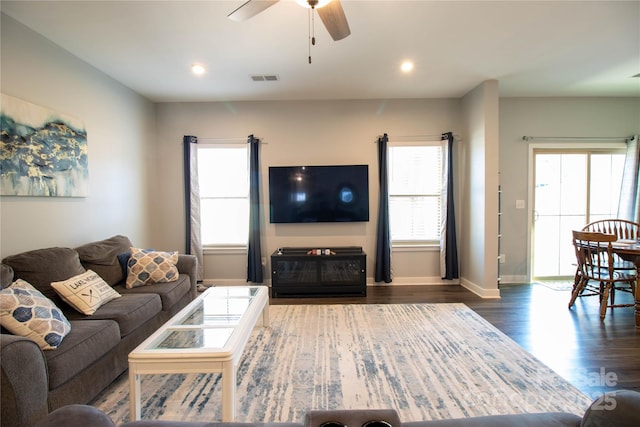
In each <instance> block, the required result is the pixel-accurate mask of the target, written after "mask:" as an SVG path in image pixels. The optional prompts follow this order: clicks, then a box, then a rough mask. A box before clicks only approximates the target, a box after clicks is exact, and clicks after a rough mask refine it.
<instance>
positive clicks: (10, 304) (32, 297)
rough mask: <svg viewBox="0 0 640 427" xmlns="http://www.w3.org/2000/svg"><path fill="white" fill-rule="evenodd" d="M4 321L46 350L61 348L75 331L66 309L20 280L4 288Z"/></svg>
mask: <svg viewBox="0 0 640 427" xmlns="http://www.w3.org/2000/svg"><path fill="white" fill-rule="evenodd" d="M0 324H1V325H2V326H3V327H4V328H6V329H7V330H8V331H9V332H11V333H13V334H16V335H20V336H23V337H27V338H30V339H32V340H33V341H35V342H36V343H38V345H39V346H40V348H42V349H43V350H52V349H55V348H57V347H58V346H59V345H60V343H61V342H62V339H63V338H64V337H65V336H66V335H67V334H68V333H69V331H70V330H71V324H70V323H69V321H68V320H67V318H66V317H65V316H64V314H62V311H60V309H59V308H58V307H56V306H55V304H54V303H53V302H52V301H51V300H50V299H49V298H47V297H45V296H44V295H42V293H41V292H40V291H38V290H37V289H36V288H34V287H33V286H31V285H30V284H29V283H27V282H25V281H24V280H22V279H18V280H16V281H15V282H13V283H12V284H11V286H9V287H8V288H6V289H3V290H2V291H0Z"/></svg>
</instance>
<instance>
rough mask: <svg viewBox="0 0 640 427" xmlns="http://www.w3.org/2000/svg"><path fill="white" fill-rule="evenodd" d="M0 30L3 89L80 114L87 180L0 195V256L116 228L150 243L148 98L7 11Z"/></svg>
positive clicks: (82, 240) (74, 241) (97, 236)
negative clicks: (54, 192) (74, 188)
mask: <svg viewBox="0 0 640 427" xmlns="http://www.w3.org/2000/svg"><path fill="white" fill-rule="evenodd" d="M1 31H2V37H1V40H2V41H1V43H2V45H1V52H0V54H1V58H0V59H1V64H2V72H1V75H2V77H1V78H2V80H1V90H2V93H5V94H7V95H10V96H13V97H16V98H20V99H23V100H25V101H29V102H31V103H34V104H37V105H41V106H45V107H48V108H51V109H53V110H56V111H59V112H61V113H65V114H68V115H71V116H74V117H77V118H79V119H81V120H83V121H84V124H85V129H86V131H87V138H88V148H89V180H90V184H89V191H90V195H89V196H88V197H83V198H63V197H50V198H48V197H15V196H12V197H7V196H3V197H1V198H0V215H1V216H0V219H1V228H0V232H1V237H0V239H1V240H0V243H1V246H0V253H1V255H2V257H4V256H7V255H11V254H15V253H18V252H21V251H25V250H30V249H38V248H42V247H48V246H71V247H73V246H77V245H80V244H82V243H86V242H89V241H92V240H97V239H102V238H105V237H109V236H111V235H114V234H126V235H128V236H130V238H131V239H132V241H133V242H135V243H136V244H139V245H141V246H142V245H145V246H146V245H149V244H151V243H153V242H151V241H150V239H149V236H150V233H149V231H150V229H149V227H148V221H147V219H148V217H149V216H150V211H149V210H148V206H149V203H148V200H147V197H148V192H147V185H148V177H149V176H150V174H151V173H153V172H152V168H153V165H154V162H153V161H152V159H153V157H152V156H153V155H154V154H153V150H151V149H149V147H150V144H151V143H152V142H153V140H154V135H155V134H154V131H155V130H154V126H155V110H154V106H153V104H152V103H150V102H149V101H147V100H146V99H144V98H142V97H141V96H139V95H137V94H136V93H134V92H132V91H131V90H129V89H127V88H126V87H124V86H122V85H121V84H119V83H117V82H115V81H114V80H112V79H110V78H109V77H107V76H105V75H104V74H102V73H100V72H98V71H97V70H96V69H94V68H93V67H91V66H89V65H88V64H87V63H85V62H82V61H80V60H78V59H77V58H76V57H74V56H73V55H71V54H70V53H69V52H67V51H65V50H63V49H61V48H59V47H58V46H56V45H54V44H52V43H51V42H49V41H48V40H46V39H44V38H43V37H41V36H39V35H38V34H36V33H34V32H33V31H31V30H29V29H28V28H26V27H24V26H23V25H22V24H19V23H17V22H16V21H14V20H13V19H11V18H9V17H7V16H5V15H2V23H1Z"/></svg>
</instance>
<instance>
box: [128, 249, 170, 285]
mask: <svg viewBox="0 0 640 427" xmlns="http://www.w3.org/2000/svg"><path fill="white" fill-rule="evenodd" d="M177 263H178V252H177V251H175V252H162V251H154V250H149V249H140V248H131V256H130V257H129V261H128V262H127V288H129V289H131V288H135V287H138V286H144V285H149V284H154V283H166V282H173V281H175V280H178V268H177V267H176V264H177Z"/></svg>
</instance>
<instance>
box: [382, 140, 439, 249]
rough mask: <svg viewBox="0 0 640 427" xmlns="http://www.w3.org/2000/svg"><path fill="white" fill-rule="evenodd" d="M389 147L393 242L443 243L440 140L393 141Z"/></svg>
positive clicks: (390, 212) (390, 211)
mask: <svg viewBox="0 0 640 427" xmlns="http://www.w3.org/2000/svg"><path fill="white" fill-rule="evenodd" d="M388 150H389V220H390V228H391V241H392V243H394V244H403V243H406V244H416V243H420V244H423V243H428V244H432V243H440V190H441V187H442V185H441V181H442V146H441V142H440V141H434V142H419V143H418V142H413V143H391V142H390V143H389V148H388Z"/></svg>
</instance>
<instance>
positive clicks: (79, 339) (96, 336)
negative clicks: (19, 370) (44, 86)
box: [45, 320, 120, 390]
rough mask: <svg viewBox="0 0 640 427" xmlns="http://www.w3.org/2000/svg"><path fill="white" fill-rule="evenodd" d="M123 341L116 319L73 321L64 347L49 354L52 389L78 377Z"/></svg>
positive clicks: (50, 386) (46, 353)
mask: <svg viewBox="0 0 640 427" xmlns="http://www.w3.org/2000/svg"><path fill="white" fill-rule="evenodd" d="M119 342H120V331H119V329H118V324H117V323H116V322H114V321H112V320H75V321H73V320H72V321H71V332H70V333H69V335H67V337H66V338H65V340H64V341H63V342H62V344H61V345H60V346H59V347H58V348H57V349H56V350H55V351H47V352H45V357H46V358H47V366H48V370H49V389H50V390H52V389H54V388H56V387H59V386H60V385H62V384H64V383H65V382H67V381H68V380H69V379H71V378H73V377H75V376H76V375H77V374H79V373H80V372H82V371H83V370H84V369H86V368H87V367H89V366H91V365H92V364H93V363H95V362H96V361H97V360H98V359H100V358H101V357H102V356H104V355H105V354H107V352H108V351H109V350H111V349H112V348H114V347H115V346H117V345H118V343H119Z"/></svg>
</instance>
